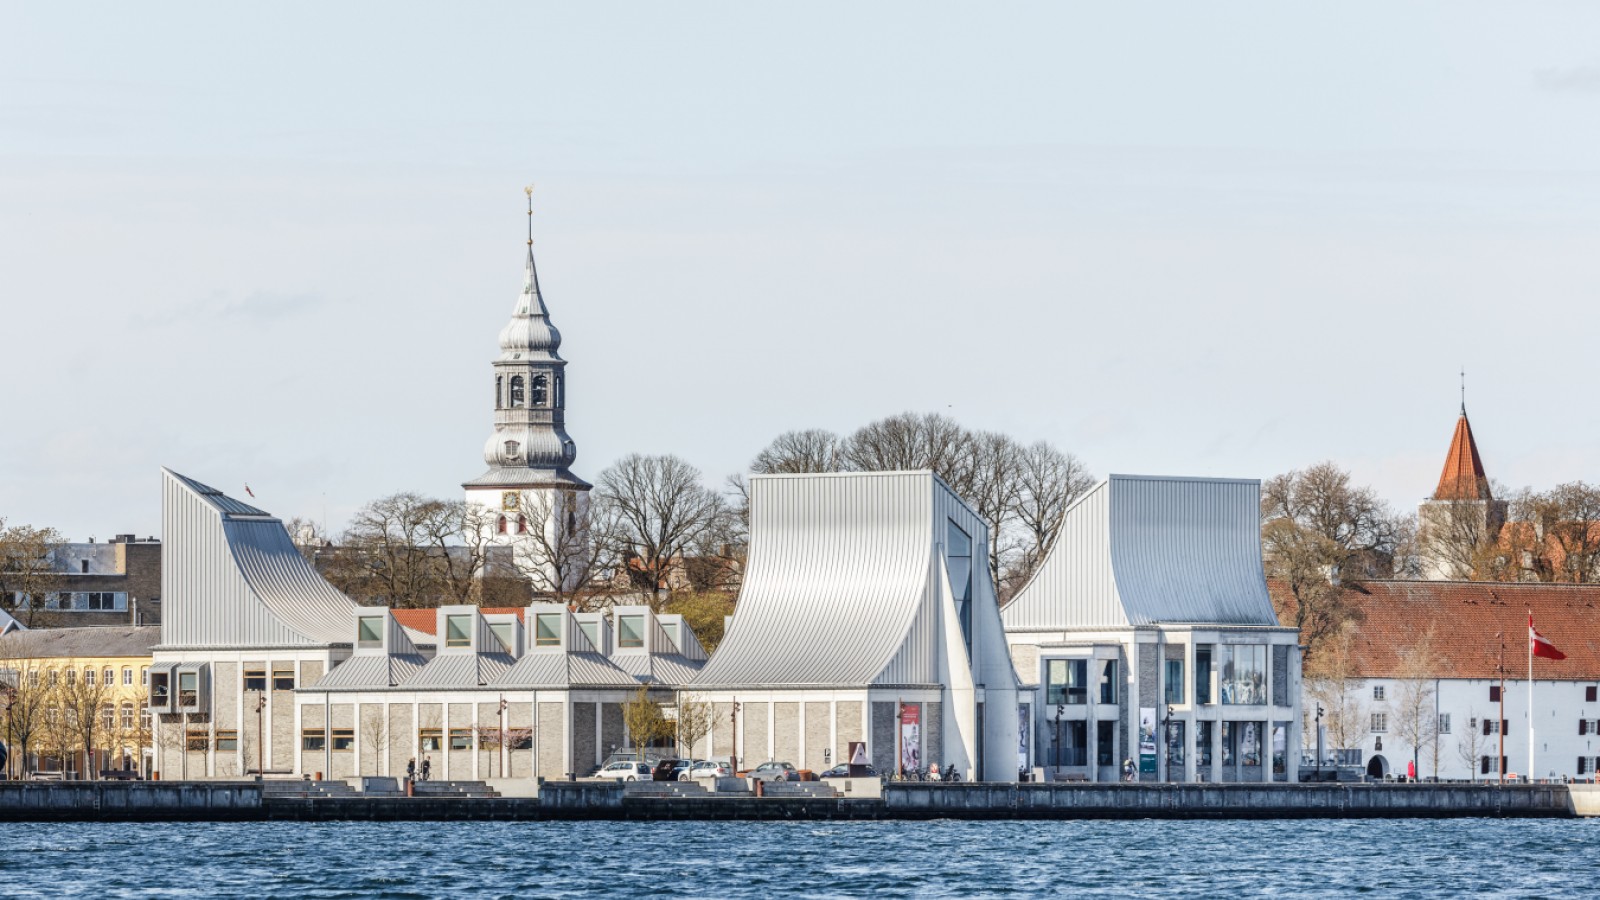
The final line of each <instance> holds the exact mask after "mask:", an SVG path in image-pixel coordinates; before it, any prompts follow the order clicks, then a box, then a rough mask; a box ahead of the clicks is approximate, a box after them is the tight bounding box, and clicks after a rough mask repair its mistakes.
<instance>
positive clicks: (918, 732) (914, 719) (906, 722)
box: [900, 703, 922, 772]
mask: <svg viewBox="0 0 1600 900" xmlns="http://www.w3.org/2000/svg"><path fill="white" fill-rule="evenodd" d="M920 768H922V704H920V703H907V704H904V705H902V706H901V707H900V771H901V772H914V771H916V770H918V769H920Z"/></svg>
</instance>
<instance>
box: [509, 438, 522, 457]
mask: <svg viewBox="0 0 1600 900" xmlns="http://www.w3.org/2000/svg"><path fill="white" fill-rule="evenodd" d="M521 455H522V445H521V444H519V443H517V442H516V441H506V459H516V458H517V457H519V456H521Z"/></svg>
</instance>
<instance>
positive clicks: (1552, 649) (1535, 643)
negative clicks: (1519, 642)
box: [1528, 613, 1567, 659]
mask: <svg viewBox="0 0 1600 900" xmlns="http://www.w3.org/2000/svg"><path fill="white" fill-rule="evenodd" d="M1528 649H1529V650H1531V651H1533V655H1534V656H1541V657H1544V658H1545V659H1566V658H1567V655H1566V654H1565V653H1562V652H1561V651H1560V650H1557V649H1556V645H1555V644H1552V643H1550V639H1549V638H1547V637H1545V636H1544V635H1542V634H1540V633H1539V630H1538V629H1537V628H1534V627H1533V613H1528Z"/></svg>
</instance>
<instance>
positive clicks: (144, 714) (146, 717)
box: [139, 703, 154, 732]
mask: <svg viewBox="0 0 1600 900" xmlns="http://www.w3.org/2000/svg"><path fill="white" fill-rule="evenodd" d="M153 724H154V723H152V722H151V721H150V707H148V706H145V705H144V704H143V703H141V704H139V727H140V728H142V729H144V730H145V731H146V732H149V731H150V730H151V726H152V725H153Z"/></svg>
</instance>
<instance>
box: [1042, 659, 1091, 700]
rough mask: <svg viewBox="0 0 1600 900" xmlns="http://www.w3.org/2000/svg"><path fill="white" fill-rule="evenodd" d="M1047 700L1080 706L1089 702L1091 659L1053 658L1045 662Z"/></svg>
mask: <svg viewBox="0 0 1600 900" xmlns="http://www.w3.org/2000/svg"><path fill="white" fill-rule="evenodd" d="M1045 667H1046V668H1045V673H1046V674H1045V702H1046V703H1049V704H1051V705H1053V706H1054V705H1060V704H1063V703H1065V704H1068V705H1071V706H1080V705H1082V704H1085V703H1088V702H1089V685H1088V681H1089V661H1088V660H1087V659H1052V660H1048V661H1046V663H1045Z"/></svg>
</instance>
